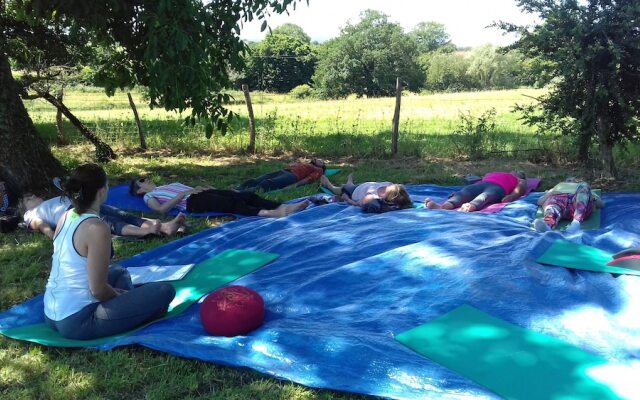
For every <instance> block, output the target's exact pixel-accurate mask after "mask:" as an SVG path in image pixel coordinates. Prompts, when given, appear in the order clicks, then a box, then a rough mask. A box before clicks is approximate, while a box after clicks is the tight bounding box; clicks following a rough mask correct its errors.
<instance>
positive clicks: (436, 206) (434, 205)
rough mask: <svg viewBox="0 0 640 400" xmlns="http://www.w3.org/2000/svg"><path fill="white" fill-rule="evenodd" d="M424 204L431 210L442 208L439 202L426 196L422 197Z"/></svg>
mask: <svg viewBox="0 0 640 400" xmlns="http://www.w3.org/2000/svg"><path fill="white" fill-rule="evenodd" d="M424 206H425V207H427V208H430V209H432V210H439V209H441V208H442V206H441V205H440V204H438V203H436V202H435V201H433V200H431V199H430V198H428V197H427V198H426V199H424Z"/></svg>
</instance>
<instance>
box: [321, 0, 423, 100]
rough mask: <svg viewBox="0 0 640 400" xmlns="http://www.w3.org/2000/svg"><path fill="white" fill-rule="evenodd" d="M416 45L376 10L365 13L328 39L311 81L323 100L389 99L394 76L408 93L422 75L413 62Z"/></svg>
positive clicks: (393, 84)
mask: <svg viewBox="0 0 640 400" xmlns="http://www.w3.org/2000/svg"><path fill="white" fill-rule="evenodd" d="M417 53H418V50H417V46H416V43H415V41H413V40H412V39H411V38H410V37H409V36H408V35H406V34H405V33H404V32H403V30H402V27H401V26H400V25H399V24H396V23H391V22H389V21H388V17H387V16H386V15H384V14H382V13H380V12H378V11H373V10H366V11H364V12H363V13H361V19H360V21H359V22H358V23H357V24H355V25H352V24H347V25H346V26H345V27H344V28H343V29H342V30H341V33H340V36H338V37H337V38H335V39H333V40H330V41H329V42H328V43H327V44H326V46H325V49H324V50H323V51H322V53H321V54H322V56H321V59H320V61H319V62H318V66H317V69H316V74H315V75H314V78H313V80H314V82H315V84H316V88H317V90H318V93H319V94H320V95H321V96H323V97H328V98H336V97H344V96H347V95H349V94H352V93H355V94H356V95H359V96H363V95H366V96H370V97H377V96H390V95H393V94H394V93H395V85H396V77H400V78H401V79H402V80H403V81H404V82H405V86H406V87H407V89H409V90H417V89H418V88H419V87H420V85H421V83H422V81H423V79H424V78H423V75H422V71H421V70H420V68H419V66H418V64H417V62H416V57H417Z"/></svg>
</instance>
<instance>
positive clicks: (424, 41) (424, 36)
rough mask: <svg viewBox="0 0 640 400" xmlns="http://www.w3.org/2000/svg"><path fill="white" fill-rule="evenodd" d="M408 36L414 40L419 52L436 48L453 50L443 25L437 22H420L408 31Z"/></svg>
mask: <svg viewBox="0 0 640 400" xmlns="http://www.w3.org/2000/svg"><path fill="white" fill-rule="evenodd" d="M409 36H410V37H411V38H413V40H415V42H416V44H417V45H418V52H420V53H421V54H422V53H429V52H432V51H436V50H445V52H451V51H454V50H455V46H454V45H453V44H452V43H451V39H450V37H449V34H448V33H447V31H446V29H445V26H444V25H443V24H441V23H439V22H434V21H427V22H420V23H419V24H417V25H416V26H415V27H414V28H413V30H412V31H411V32H410V33H409Z"/></svg>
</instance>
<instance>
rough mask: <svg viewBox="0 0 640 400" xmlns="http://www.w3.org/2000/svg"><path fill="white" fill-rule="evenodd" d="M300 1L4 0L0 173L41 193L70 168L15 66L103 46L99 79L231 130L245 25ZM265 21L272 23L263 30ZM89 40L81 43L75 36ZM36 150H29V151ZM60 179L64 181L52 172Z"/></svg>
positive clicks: (0, 12)
mask: <svg viewBox="0 0 640 400" xmlns="http://www.w3.org/2000/svg"><path fill="white" fill-rule="evenodd" d="M297 1H299V0H253V1H248V0H216V1H211V2H202V1H200V0H107V1H98V2H91V1H84V0H4V1H2V2H0V138H2V141H3V143H11V144H12V147H11V148H12V152H6V151H5V149H8V148H9V147H8V146H3V147H0V155H1V156H2V157H1V158H0V167H1V168H2V170H3V174H5V173H6V174H11V175H13V176H14V177H16V178H19V181H21V182H23V183H24V185H25V187H26V188H30V189H32V190H38V191H42V189H43V188H45V187H46V186H48V185H50V183H48V182H50V178H51V177H52V175H53V174H58V173H60V170H61V166H60V164H59V163H58V162H57V161H55V158H54V157H53V156H52V154H51V152H50V150H49V149H48V148H47V147H46V146H45V145H44V144H43V142H42V140H41V139H40V138H39V137H38V135H37V133H36V131H35V128H34V126H33V123H32V122H31V119H30V118H29V116H28V114H27V111H26V109H25V108H24V104H23V103H22V100H21V99H20V93H21V91H22V89H21V87H20V86H19V85H17V84H16V82H15V80H14V78H13V76H12V73H11V67H10V65H11V63H10V61H9V60H10V59H11V60H12V62H13V65H17V64H19V62H21V61H24V62H26V61H27V60H26V59H24V60H20V57H25V55H24V54H23V52H21V49H25V48H26V47H31V49H30V50H31V51H33V50H35V49H38V50H39V51H41V55H40V57H45V58H50V59H55V58H56V57H57V56H59V55H61V56H60V57H62V58H65V57H67V54H65V51H67V52H68V50H69V49H70V48H71V47H69V46H68V44H69V43H74V44H75V45H78V44H82V46H79V47H77V48H78V49H79V50H80V51H84V50H87V49H91V48H95V47H100V48H102V49H104V51H103V52H102V53H100V54H99V56H100V57H101V58H100V60H99V62H98V63H96V64H97V65H99V67H100V69H99V70H98V71H97V74H96V78H98V79H97V81H98V82H99V83H100V84H101V85H102V86H104V87H105V89H106V90H107V92H108V93H113V92H114V91H115V89H117V88H128V87H130V86H133V85H141V86H146V87H147V88H148V94H149V100H150V105H151V106H161V107H164V108H165V109H167V110H178V111H186V110H190V112H191V115H190V116H189V117H188V118H187V121H188V122H190V123H192V124H195V122H196V121H197V120H198V119H201V120H204V121H206V132H207V135H208V136H210V135H211V134H212V133H213V129H214V127H217V128H219V129H221V130H222V131H224V130H225V129H226V124H225V123H226V122H227V121H228V120H229V119H230V118H232V116H233V114H232V113H231V112H229V111H228V110H227V109H225V107H224V104H225V102H226V101H228V100H229V96H228V95H227V94H225V93H223V90H224V89H226V88H227V87H228V86H229V71H230V69H231V68H236V69H240V68H241V67H242V66H243V63H244V59H243V54H244V52H245V50H246V45H245V44H244V42H242V41H241V40H240V38H239V34H240V25H241V23H242V22H246V21H251V20H253V19H255V18H258V19H264V18H265V15H267V14H268V13H269V12H270V11H274V12H277V13H281V12H284V11H285V10H286V8H287V7H288V6H289V5H291V4H294V5H295V3H296V2H297ZM264 28H266V22H265V23H263V29H264ZM76 37H77V38H80V37H81V38H82V41H81V40H73V39H74V38H76ZM29 146H30V147H29ZM53 176H55V175H53Z"/></svg>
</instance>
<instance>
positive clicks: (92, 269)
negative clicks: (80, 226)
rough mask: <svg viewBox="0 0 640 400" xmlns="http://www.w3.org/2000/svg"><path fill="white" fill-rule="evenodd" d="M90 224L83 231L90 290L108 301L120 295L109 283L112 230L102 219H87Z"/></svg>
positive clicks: (97, 297) (102, 299) (101, 299)
mask: <svg viewBox="0 0 640 400" xmlns="http://www.w3.org/2000/svg"><path fill="white" fill-rule="evenodd" d="M86 223H88V224H89V225H88V226H87V227H86V229H85V230H84V232H83V233H85V235H83V239H82V241H83V242H84V243H86V246H87V274H88V276H89V290H91V294H92V295H93V297H95V298H96V299H98V300H99V301H106V300H109V299H111V298H113V297H115V296H117V295H118V292H117V291H116V290H115V289H114V288H112V287H111V285H109V283H108V281H107V274H108V270H109V260H110V259H111V231H110V230H109V227H108V226H107V224H105V223H104V222H102V221H100V220H97V219H96V220H94V221H87V222H86Z"/></svg>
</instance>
